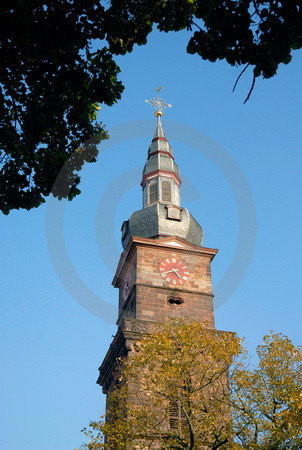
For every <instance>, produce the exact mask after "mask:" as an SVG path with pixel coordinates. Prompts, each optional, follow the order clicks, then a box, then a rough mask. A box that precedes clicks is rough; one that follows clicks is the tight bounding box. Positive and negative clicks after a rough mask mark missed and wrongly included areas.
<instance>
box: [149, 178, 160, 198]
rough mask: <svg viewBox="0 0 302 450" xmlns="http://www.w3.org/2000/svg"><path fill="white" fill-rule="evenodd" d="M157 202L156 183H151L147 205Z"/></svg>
mask: <svg viewBox="0 0 302 450" xmlns="http://www.w3.org/2000/svg"><path fill="white" fill-rule="evenodd" d="M157 200H158V187H157V181H152V182H151V183H150V184H149V203H154V202H156V201H157Z"/></svg>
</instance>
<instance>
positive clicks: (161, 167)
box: [122, 96, 203, 248]
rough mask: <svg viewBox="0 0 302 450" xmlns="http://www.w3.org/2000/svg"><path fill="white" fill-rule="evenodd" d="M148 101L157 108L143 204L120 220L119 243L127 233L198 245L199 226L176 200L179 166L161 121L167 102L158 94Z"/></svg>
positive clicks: (201, 234) (178, 194) (123, 241)
mask: <svg viewBox="0 0 302 450" xmlns="http://www.w3.org/2000/svg"><path fill="white" fill-rule="evenodd" d="M148 103H151V105H152V106H154V107H155V108H156V109H157V111H156V112H155V116H156V118H157V124H156V129H155V133H154V137H153V139H152V141H151V144H150V146H149V149H148V156H147V161H146V164H145V166H144V169H143V173H142V182H141V186H142V189H143V208H142V209H140V210H139V211H135V212H134V213H133V214H131V216H130V218H129V220H127V221H125V222H124V223H123V225H122V244H123V247H124V248H126V247H127V245H128V242H129V240H130V238H131V236H140V237H146V238H153V239H160V238H162V237H167V236H176V237H179V238H182V239H184V240H186V241H187V242H189V243H191V244H193V245H196V246H201V244H202V238H203V231H202V228H201V226H200V225H199V223H198V222H197V221H196V220H195V219H194V217H193V216H192V215H191V214H190V212H189V211H188V210H187V209H186V208H183V207H181V204H180V185H181V179H180V174H179V169H178V166H177V164H176V163H175V161H174V156H173V151H172V147H171V146H170V144H169V142H168V140H167V138H166V135H165V132H164V130H163V126H162V122H161V116H162V114H163V113H162V110H163V109H164V108H166V107H169V106H171V105H168V104H167V103H166V102H165V101H164V100H163V99H161V98H160V97H159V96H157V97H154V98H153V99H151V100H148Z"/></svg>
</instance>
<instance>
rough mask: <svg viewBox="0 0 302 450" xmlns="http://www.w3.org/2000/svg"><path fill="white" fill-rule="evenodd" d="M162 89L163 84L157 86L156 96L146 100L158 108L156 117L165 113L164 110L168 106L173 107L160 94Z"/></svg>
mask: <svg viewBox="0 0 302 450" xmlns="http://www.w3.org/2000/svg"><path fill="white" fill-rule="evenodd" d="M161 89H162V86H158V87H157V88H156V92H157V95H156V96H155V97H152V98H150V100H145V102H146V103H149V104H150V105H151V106H152V107H153V108H155V109H156V111H155V113H154V115H155V116H156V117H158V116H162V115H163V110H164V109H166V108H171V106H172V105H170V103H167V102H166V101H165V100H164V99H162V98H161V97H160V96H159V91H160V90H161Z"/></svg>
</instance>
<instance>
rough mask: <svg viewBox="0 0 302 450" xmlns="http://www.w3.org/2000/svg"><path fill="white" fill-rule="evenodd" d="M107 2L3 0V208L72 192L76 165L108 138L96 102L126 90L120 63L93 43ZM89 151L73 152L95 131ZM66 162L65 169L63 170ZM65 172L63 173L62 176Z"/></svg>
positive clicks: (0, 206) (27, 206)
mask: <svg viewBox="0 0 302 450" xmlns="http://www.w3.org/2000/svg"><path fill="white" fill-rule="evenodd" d="M103 22H104V8H103V7H102V6H101V5H100V3H99V2H98V1H95V0H78V1H76V2H72V1H71V2H66V1H63V0H45V1H41V0H38V1H32V0H28V1H26V2H24V1H21V0H15V1H10V2H7V1H5V2H4V4H3V5H2V7H1V12H0V42H1V44H0V59H1V68H0V163H1V164H0V169H1V178H0V210H1V211H3V212H4V213H5V214H8V213H9V211H10V210H12V209H18V208H25V209H31V208H33V207H37V206H39V205H40V204H41V203H43V202H44V201H45V197H46V196H48V195H49V194H50V192H52V193H53V195H54V196H55V197H58V198H59V199H61V198H63V197H67V198H69V199H71V198H73V197H74V196H75V195H77V194H78V193H79V192H80V191H79V189H78V188H77V185H78V184H79V181H80V178H79V176H78V172H79V171H80V169H81V167H82V166H83V164H84V162H85V161H86V162H93V161H95V160H96V156H97V153H98V151H97V144H98V143H99V142H100V141H101V140H103V139H106V138H107V135H106V132H105V130H104V128H103V126H102V125H101V124H98V123H97V122H96V120H95V119H96V111H97V109H98V103H106V104H107V105H112V104H113V103H114V102H115V101H116V100H117V99H119V98H120V95H121V92H122V89H123V87H122V85H121V83H120V82H119V81H117V74H118V72H119V68H118V66H117V65H116V64H115V62H114V61H113V59H112V56H111V53H110V52H109V51H108V49H107V48H106V47H103V48H101V49H97V50H95V51H94V50H92V42H93V40H94V39H101V38H102V37H103V36H104V33H103V31H102V28H103ZM92 136H93V137H94V138H93V141H94V142H93V145H92V142H89V144H86V147H88V148H86V151H85V152H83V151H81V152H77V154H76V156H74V157H73V158H71V155H73V154H74V152H75V151H76V150H77V149H78V148H79V147H81V148H82V150H83V148H84V147H83V144H84V143H86V141H87V140H89V139H90V138H91V137H92ZM62 168H64V169H63V172H64V173H61V174H60V172H61V170H62ZM59 174H60V179H61V180H60V181H59V182H58V181H57V182H56V179H57V177H58V175H59Z"/></svg>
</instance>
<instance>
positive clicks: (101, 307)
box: [0, 32, 302, 450]
mask: <svg viewBox="0 0 302 450" xmlns="http://www.w3.org/2000/svg"><path fill="white" fill-rule="evenodd" d="M187 40H188V35H187V33H186V32H183V33H171V34H167V35H166V34H159V33H153V34H152V35H151V36H150V38H149V43H148V45H147V46H144V47H137V48H136V49H135V50H134V51H133V52H132V53H131V54H130V55H127V56H123V57H119V58H118V63H119V64H120V66H121V69H122V72H121V74H120V79H121V80H123V82H124V84H125V87H126V89H125V92H124V95H123V98H122V100H121V101H120V102H119V103H118V104H116V105H115V106H113V107H111V108H108V107H103V108H102V110H101V112H100V115H99V117H100V120H101V121H103V122H104V123H105V124H107V128H108V130H109V132H110V134H111V136H112V139H111V140H110V141H108V142H106V144H105V145H104V146H102V147H101V149H100V157H99V160H98V162H97V163H96V164H91V165H88V166H87V167H85V169H84V170H83V172H82V184H81V189H82V194H81V196H79V197H78V198H77V199H75V200H74V201H73V202H70V203H69V202H61V203H58V202H54V201H51V199H49V200H48V201H47V203H46V205H43V206H42V207H41V208H39V209H37V210H33V211H30V212H24V211H16V212H13V213H11V214H10V215H9V216H8V217H1V226H2V262H3V264H2V289H1V290H2V313H1V322H2V324H1V341H0V342H1V347H2V349H1V354H2V370H1V375H0V376H1V389H2V391H3V392H2V394H1V398H2V401H1V406H2V411H1V414H2V417H1V426H2V427H3V430H2V432H1V447H2V448H4V449H5V450H17V449H18V450H27V449H28V450H54V449H56V450H73V449H74V448H77V447H80V445H81V443H82V442H83V441H84V436H82V435H81V433H80V430H81V428H82V427H84V426H86V425H87V423H88V422H89V420H90V419H91V420H92V419H95V418H96V417H97V416H98V414H99V413H100V412H101V411H102V408H103V407H104V396H102V394H101V390H100V388H99V386H97V385H96V384H95V381H96V379H97V376H98V371H97V368H98V366H99V365H100V363H101V361H102V358H103V356H104V354H105V353H106V351H107V348H108V346H109V344H110V342H111V339H112V335H113V334H114V333H115V330H116V328H115V325H114V321H115V307H116V305H117V292H116V291H115V289H114V288H113V287H112V286H111V281H112V278H113V275H114V268H115V265H116V264H117V262H118V256H119V253H120V252H121V244H120V226H121V223H122V222H123V220H125V219H127V218H128V217H129V215H130V214H131V213H132V212H133V211H134V210H137V209H140V208H141V188H140V186H139V183H140V173H141V170H142V168H143V165H144V162H145V159H146V154H147V149H148V146H149V143H150V141H151V139H152V136H153V133H154V129H155V123H156V122H155V118H154V116H153V114H152V113H153V111H152V110H151V108H150V106H149V105H147V104H146V103H145V102H144V100H145V99H146V98H150V97H153V96H154V94H155V87H157V86H159V85H162V86H163V90H162V91H161V95H162V96H163V97H164V98H165V99H166V100H167V101H168V102H169V103H171V104H172V105H173V108H171V109H169V110H168V111H166V113H165V115H164V117H163V124H164V128H165V131H166V135H167V137H168V139H169V141H170V144H171V145H172V148H173V150H174V156H175V158H176V162H177V163H178V164H179V167H180V170H181V174H182V178H183V187H182V205H183V206H185V207H187V208H188V209H189V210H190V211H191V213H192V214H193V215H194V217H195V218H196V219H197V220H198V221H199V222H200V224H201V225H202V227H203V228H204V233H205V240H204V245H205V246H208V247H213V248H218V249H219V252H218V254H217V256H216V258H215V260H214V262H213V265H212V274H213V284H214V286H215V291H216V294H217V295H216V299H215V300H216V312H215V317H216V326H217V328H219V329H222V330H232V331H236V332H237V333H238V334H239V335H240V336H243V337H245V338H246V345H247V347H248V348H249V350H250V351H251V352H252V353H253V352H254V351H255V347H256V345H257V344H258V343H260V341H261V338H262V336H263V335H264V334H265V333H267V332H268V331H269V330H275V331H280V332H283V333H285V334H287V335H288V336H289V337H290V338H291V339H293V341H294V342H295V343H301V340H302V339H301V337H302V336H301V297H302V296H301V256H300V255H301V247H302V246H301V231H300V230H301V229H302V223H301V222H302V215H301V162H302V161H301V159H302V156H301V155H302V152H301V141H302V139H301V138H302V132H301V106H302V105H301V103H302V102H301V99H302V97H301V76H302V63H301V59H299V56H300V55H301V53H296V54H294V58H293V62H292V63H291V64H289V65H288V66H282V67H280V71H279V73H278V75H277V77H275V78H273V79H271V80H260V79H259V80H257V83H256V87H255V91H254V93H253V95H252V97H251V100H250V101H249V102H248V103H247V104H246V105H243V100H244V98H245V96H246V94H247V92H248V90H249V87H250V83H251V78H252V76H251V73H247V72H246V74H245V75H244V77H242V79H241V81H240V83H239V85H238V87H237V90H236V91H235V93H232V86H233V84H234V82H235V80H236V77H237V75H238V74H239V69H236V68H231V67H229V66H228V65H227V64H226V63H224V62H217V63H209V62H206V61H202V60H201V59H200V58H199V57H198V56H192V55H187V54H186V52H185V47H186V41H187ZM234 258H235V263H234Z"/></svg>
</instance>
